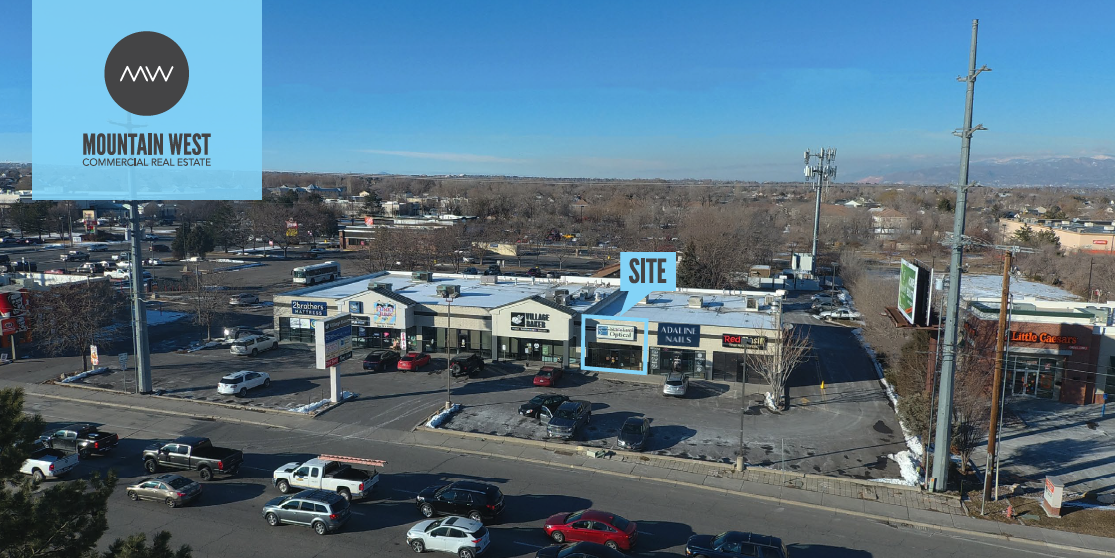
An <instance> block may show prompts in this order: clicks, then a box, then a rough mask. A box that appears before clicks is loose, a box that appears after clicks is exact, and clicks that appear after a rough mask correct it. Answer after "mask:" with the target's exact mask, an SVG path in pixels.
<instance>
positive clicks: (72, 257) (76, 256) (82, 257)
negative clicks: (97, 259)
mask: <svg viewBox="0 0 1115 558" xmlns="http://www.w3.org/2000/svg"><path fill="white" fill-rule="evenodd" d="M62 261H64V262H87V261H89V253H88V252H82V251H81V250H71V251H70V253H68V254H62Z"/></svg>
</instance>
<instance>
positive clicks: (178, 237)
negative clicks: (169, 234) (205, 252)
mask: <svg viewBox="0 0 1115 558" xmlns="http://www.w3.org/2000/svg"><path fill="white" fill-rule="evenodd" d="M192 228H193V227H192V226H191V225H190V222H189V221H186V222H184V223H182V224H181V225H179V226H178V232H177V233H176V234H175V235H174V242H171V243H170V251H171V252H173V253H174V257H175V258H177V259H179V260H184V259H186V252H188V251H189V240H188V239H189V236H190V229H192Z"/></svg>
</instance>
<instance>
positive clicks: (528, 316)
mask: <svg viewBox="0 0 1115 558" xmlns="http://www.w3.org/2000/svg"><path fill="white" fill-rule="evenodd" d="M549 321H550V315H549V314H536V313H534V312H512V313H511V330H512V331H534V332H538V333H549V332H550V325H549Z"/></svg>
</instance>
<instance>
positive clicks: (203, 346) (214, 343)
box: [186, 341, 223, 353]
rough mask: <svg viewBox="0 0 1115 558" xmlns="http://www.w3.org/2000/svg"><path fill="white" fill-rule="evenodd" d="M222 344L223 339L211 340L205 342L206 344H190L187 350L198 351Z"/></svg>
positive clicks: (190, 351) (189, 351)
mask: <svg viewBox="0 0 1115 558" xmlns="http://www.w3.org/2000/svg"><path fill="white" fill-rule="evenodd" d="M222 344H223V343H222V342H221V341H210V342H208V343H204V344H200V343H199V344H195V345H190V348H188V349H186V352H188V353H196V352H198V351H202V350H205V349H212V348H213V347H220V346H221V345H222Z"/></svg>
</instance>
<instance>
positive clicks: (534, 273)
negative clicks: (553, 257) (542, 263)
mask: <svg viewBox="0 0 1115 558" xmlns="http://www.w3.org/2000/svg"><path fill="white" fill-rule="evenodd" d="M542 275H543V274H542V268H539V267H532V268H530V269H528V270H527V276H529V277H541V276H542Z"/></svg>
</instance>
